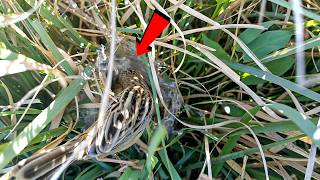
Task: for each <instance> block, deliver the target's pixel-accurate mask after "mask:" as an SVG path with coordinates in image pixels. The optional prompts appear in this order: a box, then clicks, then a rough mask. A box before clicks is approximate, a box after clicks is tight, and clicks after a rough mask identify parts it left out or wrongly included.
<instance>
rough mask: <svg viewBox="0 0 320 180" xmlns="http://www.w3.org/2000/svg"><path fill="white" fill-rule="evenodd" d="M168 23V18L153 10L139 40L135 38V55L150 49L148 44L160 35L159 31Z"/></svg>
mask: <svg viewBox="0 0 320 180" xmlns="http://www.w3.org/2000/svg"><path fill="white" fill-rule="evenodd" d="M169 24H170V18H169V17H167V16H166V15H164V14H162V13H161V12H160V11H158V10H155V11H154V13H153V15H152V17H151V20H150V22H149V24H148V26H147V29H146V31H145V32H144V34H143V36H142V38H141V40H139V39H138V38H137V39H136V54H137V56H140V55H143V54H146V53H148V52H150V51H151V47H149V45H150V44H151V43H152V42H153V41H154V40H155V39H156V38H157V37H159V36H160V34H161V32H162V31H163V30H164V29H165V28H166V27H167V26H168V25H169Z"/></svg>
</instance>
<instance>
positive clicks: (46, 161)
mask: <svg viewBox="0 0 320 180" xmlns="http://www.w3.org/2000/svg"><path fill="white" fill-rule="evenodd" d="M114 86H115V88H114V89H115V91H116V92H118V93H117V95H116V97H115V100H114V101H112V102H111V104H110V105H109V106H108V108H107V109H106V116H105V121H104V122H103V124H102V126H101V127H96V126H97V122H95V123H94V124H93V125H92V126H91V127H90V128H89V129H87V130H86V131H85V132H83V133H81V134H79V135H77V136H76V137H75V138H73V139H72V140H70V141H68V142H67V143H65V144H63V145H60V146H57V147H56V148H54V149H52V150H47V151H45V152H43V153H39V154H35V155H32V156H31V157H29V158H27V159H24V160H22V161H20V162H19V163H18V164H17V165H16V166H15V167H14V168H13V170H12V171H11V174H12V175H13V176H15V177H16V178H17V179H49V178H50V177H52V176H53V175H54V174H55V173H56V172H57V170H58V169H59V167H61V165H62V164H64V163H71V162H73V161H76V160H78V159H90V158H95V157H99V156H103V157H105V156H109V155H112V154H115V153H118V152H120V151H123V150H125V149H127V148H129V147H130V146H131V145H133V144H134V143H135V142H136V141H137V140H138V139H139V138H140V136H141V135H142V133H143V131H144V130H145V128H146V127H147V125H148V124H149V122H150V120H151V119H152V117H153V112H154V103H153V98H152V94H151V91H150V89H149V86H148V84H147V82H146V79H145V77H143V76H142V75H141V74H140V73H139V72H138V71H135V70H131V69H129V70H125V71H122V72H120V73H119V75H118V81H117V83H116V84H115V85H114ZM93 128H96V129H97V132H96V133H95V134H94V137H93V140H92V142H91V143H90V144H89V145H88V146H87V147H86V148H85V150H84V152H83V153H82V154H81V157H74V156H72V154H73V152H74V151H75V149H76V148H77V147H78V146H79V145H80V144H81V142H83V141H84V140H85V139H86V136H87V135H88V133H89V132H90V130H92V129H93ZM70 158H71V159H70Z"/></svg>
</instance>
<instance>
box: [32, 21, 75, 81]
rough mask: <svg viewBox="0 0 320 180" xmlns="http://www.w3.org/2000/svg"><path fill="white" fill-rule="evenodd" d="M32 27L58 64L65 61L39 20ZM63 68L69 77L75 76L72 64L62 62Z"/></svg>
mask: <svg viewBox="0 0 320 180" xmlns="http://www.w3.org/2000/svg"><path fill="white" fill-rule="evenodd" d="M31 25H32V27H33V28H34V30H35V31H37V33H38V34H39V36H40V38H41V41H42V42H43V44H44V45H45V46H46V47H47V49H50V52H52V55H53V56H54V57H55V59H56V60H57V62H56V63H58V62H60V61H64V60H65V58H64V57H63V55H62V54H61V53H60V52H59V50H58V49H57V47H56V45H55V44H54V42H53V41H52V39H51V38H50V36H49V35H48V33H47V32H46V30H45V29H44V28H43V27H42V25H41V23H40V22H39V21H37V20H34V21H33V22H32V23H31ZM61 66H62V67H63V68H64V70H65V71H66V73H67V74H68V75H73V74H74V72H73V70H72V67H71V66H70V64H69V63H68V62H67V61H64V62H62V63H61Z"/></svg>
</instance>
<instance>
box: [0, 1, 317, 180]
mask: <svg viewBox="0 0 320 180" xmlns="http://www.w3.org/2000/svg"><path fill="white" fill-rule="evenodd" d="M261 3H262V2H260V1H257V0H251V1H240V0H220V1H209V0H186V1H184V2H183V3H180V1H176V0H168V1H165V0H160V1H154V0H152V1H123V0H118V1H116V6H117V13H116V20H117V28H116V30H117V33H118V35H119V36H126V37H127V38H128V39H131V40H132V41H133V42H134V40H135V37H136V36H138V37H141V36H142V34H143V32H144V30H145V28H146V25H147V23H148V22H149V20H150V17H151V15H152V13H153V10H154V9H155V8H156V9H157V10H159V11H161V12H163V13H165V14H166V15H167V16H169V17H170V18H171V25H170V26H169V27H168V28H167V29H165V30H164V32H163V33H162V35H161V37H160V38H158V39H157V40H156V41H155V43H154V45H152V53H150V54H149V55H148V56H145V57H143V58H142V59H143V62H144V63H142V64H141V65H142V66H144V67H145V69H146V72H147V74H148V77H149V81H150V85H151V88H152V92H153V96H154V99H157V100H156V101H155V102H158V103H157V104H156V110H157V113H156V115H155V116H154V118H153V120H152V121H151V123H150V124H149V126H148V128H147V129H146V130H145V132H144V134H143V135H142V137H141V142H139V143H138V144H139V145H133V146H132V147H130V148H129V149H127V150H125V151H123V152H120V153H118V154H115V155H113V156H110V157H109V158H112V159H114V161H113V163H107V162H99V161H97V160H89V161H77V162H75V163H73V164H72V165H70V166H69V167H68V169H67V170H66V171H64V172H63V173H62V174H61V176H62V178H63V179H94V178H99V177H101V178H105V179H107V178H119V179H129V178H130V179H139V178H140V179H147V178H154V179H196V178H199V177H201V178H202V179H212V177H213V178H220V179H236V178H240V179H265V178H269V179H282V178H287V179H289V178H296V179H302V178H304V177H306V178H307V179H308V178H311V177H312V178H314V179H320V170H319V165H320V161H319V159H318V158H317V155H316V152H317V151H316V150H312V151H311V149H314V148H317V147H319V145H320V143H319V137H320V135H319V129H318V128H317V125H318V120H319V112H320V109H319V107H318V106H319V102H320V94H319V92H320V89H319V83H318V79H319V77H318V76H319V71H318V69H319V67H320V63H319V58H320V55H319V52H320V50H319V46H320V38H319V33H320V28H319V27H320V24H319V23H320V22H319V20H320V14H319V10H320V3H319V2H318V1H317V0H308V1H303V5H302V11H301V12H302V15H303V18H304V24H303V26H302V27H303V28H304V29H303V32H304V35H303V36H304V37H303V39H304V41H303V42H302V44H301V43H298V44H297V43H296V40H295V39H296V32H297V31H296V30H295V28H296V27H299V26H296V24H295V20H296V19H295V18H296V17H295V16H294V13H295V12H296V11H295V9H292V4H290V3H288V2H287V1H284V0H269V1H267V2H266V9H265V10H262V9H261V7H263V6H261ZM32 7H35V8H32ZM261 13H263V14H261ZM111 17H112V13H111V6H110V2H109V1H106V0H101V1H97V4H94V3H93V1H86V0H81V1H74V2H69V1H64V0H61V1H49V0H46V1H42V0H40V1H35V0H16V1H1V2H0V110H1V111H0V133H1V134H0V142H1V144H0V167H1V169H2V170H1V171H0V173H1V174H5V173H6V172H8V171H9V170H10V168H11V167H13V166H14V165H15V164H16V163H17V162H19V161H20V160H22V159H24V158H27V157H30V156H31V155H32V154H34V153H36V152H39V151H40V150H43V149H50V148H53V147H55V146H58V145H59V144H63V143H65V142H66V141H67V140H69V139H71V138H73V137H74V136H76V135H77V134H79V133H80V132H82V131H83V130H84V129H85V127H86V124H87V123H88V121H90V120H89V117H88V116H86V115H85V114H86V113H88V112H92V111H94V110H95V109H96V108H97V107H99V102H101V96H102V93H103V89H104V86H103V84H102V83H101V81H100V80H99V79H97V77H95V76H94V75H92V70H95V69H96V68H97V67H96V66H95V63H96V59H97V50H98V48H99V47H100V45H101V44H105V45H106V46H107V49H108V44H109V43H110V38H112V37H110V33H111V29H110V26H109V24H110V21H111ZM259 20H262V22H261V23H259ZM301 47H302V49H304V51H305V52H304V54H305V56H304V59H305V62H304V64H305V72H306V74H298V76H299V77H300V76H303V77H304V78H302V79H303V81H302V82H300V80H299V84H298V83H297V82H296V80H297V78H298V77H297V74H296V71H297V69H298V68H301V66H297V65H296V61H297V60H296V59H297V57H299V56H296V55H297V49H298V50H299V49H301ZM299 60H300V59H299ZM155 62H157V63H160V62H161V68H160V69H161V70H160V71H161V72H160V73H161V77H162V78H163V79H165V80H170V81H172V82H175V83H176V86H177V88H178V91H177V93H178V95H179V96H181V97H182V98H183V105H182V107H181V108H180V113H178V114H173V115H175V116H176V120H175V123H174V125H173V127H172V129H173V131H172V132H171V131H169V132H168V131H167V130H166V129H165V127H164V126H163V122H162V119H163V112H164V111H165V110H166V108H167V107H166V106H167V105H164V104H163V103H165V102H164V98H163V96H165V95H166V94H161V88H160V86H159V79H158V78H156V76H155V74H156V73H157V72H156V71H157V69H156V68H157V67H155ZM299 72H301V71H299ZM302 72H303V71H302ZM83 114H84V115H83ZM94 120H95V119H94ZM168 130H169V129H168ZM124 161H125V162H127V163H125V164H123V163H116V162H124ZM128 162H130V163H128Z"/></svg>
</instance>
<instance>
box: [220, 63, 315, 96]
mask: <svg viewBox="0 0 320 180" xmlns="http://www.w3.org/2000/svg"><path fill="white" fill-rule="evenodd" d="M225 63H226V64H228V65H229V66H230V67H231V68H232V69H235V70H238V71H241V72H244V73H249V74H251V75H253V76H255V77H258V78H260V79H263V80H266V81H270V82H272V83H274V84H277V85H279V86H281V87H284V88H287V89H290V90H291V91H294V92H296V93H299V94H301V95H303V96H305V97H308V98H310V99H312V100H315V101H318V102H320V94H318V93H316V92H314V91H312V90H309V89H307V88H305V87H302V86H299V85H298V84H296V83H293V82H291V81H288V80H286V79H283V78H281V77H279V76H276V75H273V74H271V73H269V72H266V71H262V70H258V69H256V68H253V67H251V66H247V65H243V64H239V63H232V62H227V61H225Z"/></svg>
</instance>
